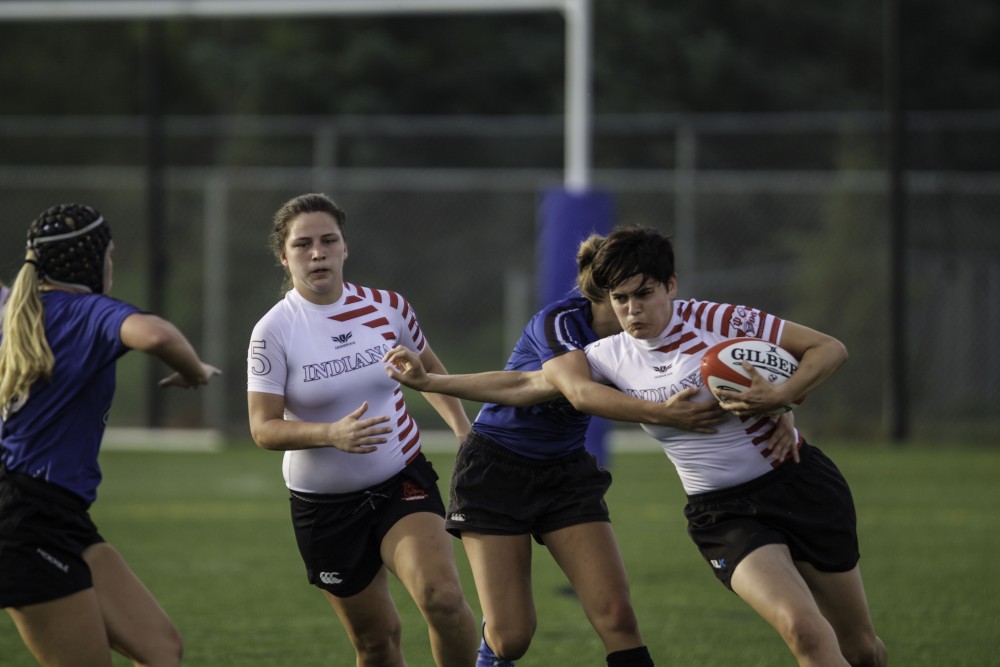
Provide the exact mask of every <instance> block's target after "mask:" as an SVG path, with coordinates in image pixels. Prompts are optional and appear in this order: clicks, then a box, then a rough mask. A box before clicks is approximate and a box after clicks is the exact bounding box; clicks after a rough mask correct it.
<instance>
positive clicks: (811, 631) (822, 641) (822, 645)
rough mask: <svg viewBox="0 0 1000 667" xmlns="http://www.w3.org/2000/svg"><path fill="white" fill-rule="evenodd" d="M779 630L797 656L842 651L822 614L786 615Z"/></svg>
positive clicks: (815, 655) (814, 655)
mask: <svg viewBox="0 0 1000 667" xmlns="http://www.w3.org/2000/svg"><path fill="white" fill-rule="evenodd" d="M777 629H778V631H779V632H780V633H781V636H782V637H783V638H784V640H785V643H786V644H788V648H789V649H791V651H792V653H793V654H795V656H796V657H797V658H804V657H817V656H824V655H829V654H830V653H831V651H832V652H833V653H834V654H836V653H839V652H840V648H839V646H838V645H837V637H836V635H835V634H834V632H833V628H832V627H830V624H829V623H828V622H827V621H826V619H824V618H823V617H822V616H817V615H813V614H805V615H804V614H794V613H791V614H789V615H788V616H786V617H785V618H784V619H783V620H782V621H781V622H780V624H779V625H778V628H777Z"/></svg>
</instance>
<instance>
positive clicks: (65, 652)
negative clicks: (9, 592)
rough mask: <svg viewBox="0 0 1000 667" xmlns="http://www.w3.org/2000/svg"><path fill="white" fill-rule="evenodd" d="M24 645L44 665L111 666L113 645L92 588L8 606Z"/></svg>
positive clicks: (71, 666)
mask: <svg viewBox="0 0 1000 667" xmlns="http://www.w3.org/2000/svg"><path fill="white" fill-rule="evenodd" d="M7 613H8V614H9V615H10V617H11V618H12V619H14V624H15V625H16V626H17V630H18V632H19V633H20V635H21V639H22V640H23V641H24V644H25V646H27V648H28V650H29V651H30V652H31V654H32V655H33V656H35V660H37V661H38V663H39V664H40V665H43V667H110V666H111V648H110V647H109V646H108V639H107V632H106V630H105V627H104V621H103V619H102V618H101V608H100V603H99V602H98V600H97V593H96V592H95V591H94V589H93V588H88V589H87V590H84V591H80V592H78V593H74V594H72V595H67V596H66V597H62V598H59V599H58V600H52V601H50V602H42V603H39V604H32V605H25V606H24V607H8V608H7Z"/></svg>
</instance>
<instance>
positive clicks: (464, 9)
mask: <svg viewBox="0 0 1000 667" xmlns="http://www.w3.org/2000/svg"><path fill="white" fill-rule="evenodd" d="M541 11H558V12H561V13H562V15H563V17H564V19H565V21H566V65H565V67H566V85H565V118H566V121H565V127H564V136H565V145H564V186H565V188H566V189H567V190H568V191H570V192H584V191H586V190H588V189H589V187H590V116H591V107H590V102H591V100H590V87H591V31H592V25H591V24H592V20H591V12H592V10H591V0H18V1H6V0H4V1H0V21H6V22H13V21H97V20H101V21H109V20H153V19H172V18H177V19H185V18H186V19H207V18H234V19H235V18H252V17H256V18H260V17H275V18H277V17H293V16H349V15H355V16H357V15H373V14H375V15H377V14H432V13H437V14H441V13H473V12H494V13H496V12H505V13H511V12H541Z"/></svg>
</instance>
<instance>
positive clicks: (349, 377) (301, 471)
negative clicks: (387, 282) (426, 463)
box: [247, 283, 426, 493]
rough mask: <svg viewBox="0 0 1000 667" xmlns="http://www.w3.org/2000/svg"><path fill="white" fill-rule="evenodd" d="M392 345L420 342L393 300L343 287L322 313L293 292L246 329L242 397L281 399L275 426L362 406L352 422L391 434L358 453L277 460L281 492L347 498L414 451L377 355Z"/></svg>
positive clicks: (326, 418) (321, 451)
mask: <svg viewBox="0 0 1000 667" xmlns="http://www.w3.org/2000/svg"><path fill="white" fill-rule="evenodd" d="M395 345H402V346H404V347H406V348H409V349H411V350H413V351H415V352H417V353H418V354H419V353H420V352H421V351H422V350H423V349H424V348H425V346H426V341H425V340H424V336H423V334H422V333H421V331H420V325H419V324H418V323H417V318H416V315H415V314H414V312H413V309H412V308H411V307H410V304H409V303H408V302H407V301H406V300H405V299H404V298H403V297H402V296H400V295H399V294H397V293H396V292H390V291H386V290H377V289H371V288H368V287H361V286H359V285H354V284H351V283H344V293H343V294H342V295H341V298H340V299H339V300H338V301H337V302H336V303H333V304H330V305H317V304H314V303H311V302H309V301H307V300H305V299H304V298H302V296H301V295H300V294H299V293H298V292H296V291H295V290H294V289H292V290H290V291H289V292H288V293H287V294H285V298H284V299H282V300H281V301H279V302H278V303H277V304H275V306H274V307H273V308H271V310H270V311H268V313H267V314H266V315H264V317H262V318H261V320H260V321H259V322H258V323H257V325H256V326H255V327H254V330H253V335H252V336H251V341H250V350H249V352H248V357H247V390H248V391H256V392H263V393H268V394H280V395H282V396H284V397H285V419H290V420H298V421H306V422H335V421H338V420H340V419H342V418H343V417H345V416H347V415H348V414H350V413H351V412H353V411H354V410H356V409H357V408H358V407H359V406H360V405H361V403H362V402H363V401H368V411H367V412H366V413H365V414H364V415H363V416H362V418H369V417H377V416H389V417H390V418H391V419H390V422H389V423H388V425H389V426H392V427H393V431H392V433H389V434H386V435H385V436H384V437H386V438H387V442H386V443H385V444H382V445H379V446H378V449H377V450H376V451H374V452H371V453H368V454H351V453H347V452H343V451H341V450H339V449H336V448H335V447H322V448H317V449H301V450H291V451H286V452H285V458H284V465H283V466H282V469H283V473H284V476H285V484H287V485H288V488H290V489H292V490H294V491H303V492H306V493H348V492H351V491H357V490H360V489H365V488H368V487H370V486H373V485H375V484H378V483H380V482H383V481H385V480H387V479H389V478H390V477H392V476H393V475H395V474H396V473H398V472H399V471H400V470H402V469H403V468H404V467H405V466H406V464H407V463H409V462H410V461H412V460H413V459H414V458H415V457H416V456H417V454H418V453H419V452H420V431H419V429H418V428H417V424H416V422H415V421H414V420H413V418H412V417H411V416H410V415H409V413H408V412H407V410H406V404H405V403H404V401H403V393H402V392H401V391H400V387H399V384H398V383H397V382H396V381H394V380H392V379H391V378H390V377H389V376H388V375H387V374H386V372H385V364H383V363H382V357H383V356H384V355H385V353H386V352H387V351H389V350H390V349H391V348H392V347H393V346H395Z"/></svg>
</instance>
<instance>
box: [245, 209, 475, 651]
mask: <svg viewBox="0 0 1000 667" xmlns="http://www.w3.org/2000/svg"><path fill="white" fill-rule="evenodd" d="M346 220H347V216H346V215H345V213H344V212H343V211H342V210H341V209H340V208H339V207H338V206H337V205H336V204H335V203H334V202H333V201H332V200H331V199H330V198H328V197H326V196H325V195H321V194H307V195H302V196H299V197H296V198H294V199H292V200H290V201H288V202H287V203H286V204H285V205H284V206H282V207H281V209H279V211H278V212H277V213H276V214H275V216H274V224H273V227H272V233H271V249H272V251H273V252H274V254H275V257H276V258H277V260H278V261H279V262H280V264H281V265H282V266H283V267H284V268H285V270H286V272H287V276H288V277H289V279H290V283H291V289H289V290H288V291H287V292H286V293H285V295H284V297H283V298H282V299H281V300H280V301H279V302H278V303H277V304H276V305H275V306H274V307H273V308H272V309H271V310H270V311H269V312H268V313H267V314H265V315H264V317H263V318H261V320H260V321H259V322H258V323H257V325H256V326H255V327H254V330H253V334H252V336H251V342H250V349H249V354H248V368H247V389H248V394H247V396H248V406H249V417H250V431H251V434H252V435H253V438H254V440H255V441H256V442H257V444H258V445H259V446H260V447H263V448H264V449H270V450H274V451H281V452H284V454H283V466H282V471H283V474H284V478H285V484H286V485H287V487H288V490H289V495H290V496H291V498H290V503H291V510H292V522H293V527H294V530H295V536H296V540H297V542H298V546H299V551H300V553H301V555H302V559H303V563H304V564H305V569H306V576H307V578H308V581H309V583H311V584H313V585H314V586H316V587H317V588H319V589H320V590H321V591H322V592H323V594H324V596H325V597H326V599H327V600H328V602H329V603H330V605H331V606H332V607H333V608H334V610H335V611H336V613H337V616H338V617H339V618H340V621H341V623H342V624H343V626H344V628H345V629H346V631H347V634H348V636H349V637H350V640H351V642H352V644H353V645H354V650H355V652H356V654H357V664H358V665H362V666H368V665H370V666H376V665H377V666H379V667H401V666H402V665H405V660H404V658H403V654H402V651H401V648H400V636H401V632H402V629H401V625H400V618H399V613H398V611H397V609H396V606H395V603H394V601H393V599H392V596H391V595H390V590H389V579H388V573H392V574H393V575H395V576H396V578H398V579H399V581H400V582H401V583H402V584H403V586H404V587H405V588H406V590H407V592H408V593H409V594H410V596H411V597H412V598H413V601H414V602H415V603H416V605H417V607H418V608H419V609H420V612H421V614H422V615H423V617H424V619H425V620H426V622H427V628H428V634H429V637H430V643H431V650H432V652H433V654H434V659H435V662H436V664H437V665H438V666H439V667H469V666H470V665H471V664H472V662H473V661H474V660H475V653H476V627H475V619H474V618H473V616H472V610H471V608H470V607H469V604H468V602H467V601H466V600H465V597H464V595H463V592H462V589H461V585H460V582H459V578H458V569H457V566H456V564H455V556H454V551H453V548H452V544H451V538H450V537H449V536H448V534H447V533H446V532H445V530H444V520H443V515H444V504H443V502H442V500H441V495H440V493H439V491H438V488H437V474H436V473H435V472H434V469H433V467H432V466H431V464H430V462H429V461H427V459H426V458H425V457H424V455H423V453H422V452H421V439H420V429H419V428H418V426H417V424H416V422H415V421H414V420H413V418H412V417H411V416H410V414H409V412H408V411H407V409H406V403H405V401H404V400H403V394H402V391H401V390H400V387H399V384H398V383H397V382H394V381H393V380H391V379H390V378H388V377H386V374H385V372H384V371H383V366H382V357H383V356H384V354H385V353H386V352H387V351H388V350H389V348H390V347H392V346H393V345H397V344H398V345H403V346H406V347H407V348H408V349H410V350H412V351H413V352H414V353H416V354H419V355H420V359H421V360H422V361H423V363H425V364H427V366H428V367H429V368H433V369H435V370H436V372H439V373H443V372H445V369H444V366H443V365H442V364H441V362H440V361H439V360H438V358H437V356H436V355H435V354H434V352H433V351H432V350H431V348H430V345H429V343H428V342H427V339H426V338H425V337H424V335H423V333H422V331H421V329H420V325H419V323H418V322H417V318H416V315H415V313H414V312H413V309H412V308H411V307H410V304H409V303H408V302H407V301H406V299H404V298H403V297H402V296H401V295H400V294H398V293H396V292H392V291H389V290H381V289H372V288H369V287H363V286H361V285H355V284H353V283H348V282H345V280H344V264H345V262H346V260H347V257H348V252H347V243H346V239H345V236H344V226H345V224H346ZM426 398H427V400H428V402H429V403H430V404H431V405H432V406H433V407H434V408H435V409H436V410H437V412H438V413H439V414H440V415H441V417H442V419H444V421H445V422H446V423H447V424H448V426H449V427H450V428H451V429H452V430H453V431H454V433H455V436H456V438H457V439H458V440H461V439H462V438H464V437H465V435H466V434H467V433H468V431H469V420H468V418H467V417H466V415H465V412H464V411H463V409H462V406H461V403H460V402H459V401H458V400H456V399H454V398H450V397H446V396H438V395H433V394H428V395H426Z"/></svg>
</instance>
